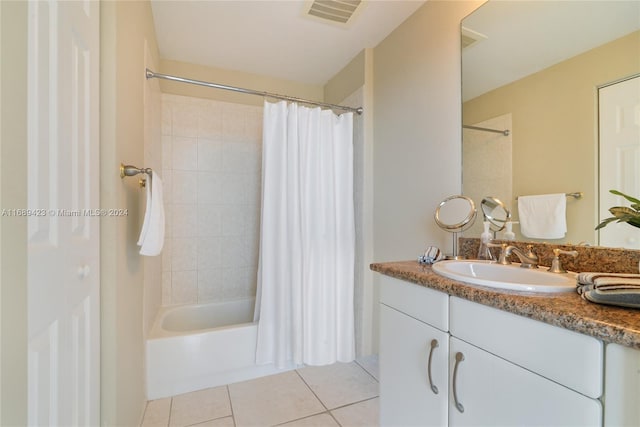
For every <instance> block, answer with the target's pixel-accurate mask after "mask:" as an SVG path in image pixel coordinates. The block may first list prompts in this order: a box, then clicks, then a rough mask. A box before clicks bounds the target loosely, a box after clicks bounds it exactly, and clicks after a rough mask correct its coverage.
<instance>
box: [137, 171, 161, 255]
mask: <svg viewBox="0 0 640 427" xmlns="http://www.w3.org/2000/svg"><path fill="white" fill-rule="evenodd" d="M146 189H147V207H146V210H145V213H144V222H143V223H142V230H141V231H140V238H139V239H138V246H141V248H140V255H146V256H156V255H160V252H162V247H163V245H164V202H163V200H162V180H161V179H160V177H159V176H158V174H156V173H155V172H152V173H151V177H150V179H148V180H147V185H146Z"/></svg>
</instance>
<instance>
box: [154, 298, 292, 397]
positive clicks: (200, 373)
mask: <svg viewBox="0 0 640 427" xmlns="http://www.w3.org/2000/svg"><path fill="white" fill-rule="evenodd" d="M254 304H255V299H254V298H247V299H241V300H234V301H228V302H222V303H210V304H198V305H185V306H178V307H164V308H161V309H160V312H159V313H158V316H157V318H156V320H155V322H154V325H153V327H152V329H151V333H150V334H149V338H148V339H147V397H148V399H149V400H153V399H159V398H163V397H168V396H173V395H176V394H181V393H187V392H190V391H195V390H201V389H204V388H209V387H215V386H219V385H223V384H230V383H234V382H238V381H244V380H248V379H253V378H257V377H260V376H264V375H270V374H273V373H277V372H283V371H285V370H287V369H277V368H276V367H275V366H273V365H256V364H255V352H256V338H257V333H258V324H257V322H253V321H252V319H253V307H254ZM293 368H294V366H292V367H291V368H290V369H293Z"/></svg>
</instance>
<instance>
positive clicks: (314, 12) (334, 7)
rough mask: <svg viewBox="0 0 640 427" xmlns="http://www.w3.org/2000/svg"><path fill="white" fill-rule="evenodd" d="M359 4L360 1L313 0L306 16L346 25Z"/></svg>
mask: <svg viewBox="0 0 640 427" xmlns="http://www.w3.org/2000/svg"><path fill="white" fill-rule="evenodd" d="M361 4H362V0H315V1H313V2H311V3H310V5H309V9H308V10H307V14H308V15H311V16H313V17H316V18H319V19H322V20H326V21H331V22H333V23H336V24H346V23H347V22H348V21H349V19H351V17H352V16H353V14H354V13H355V12H356V10H358V6H360V5H361Z"/></svg>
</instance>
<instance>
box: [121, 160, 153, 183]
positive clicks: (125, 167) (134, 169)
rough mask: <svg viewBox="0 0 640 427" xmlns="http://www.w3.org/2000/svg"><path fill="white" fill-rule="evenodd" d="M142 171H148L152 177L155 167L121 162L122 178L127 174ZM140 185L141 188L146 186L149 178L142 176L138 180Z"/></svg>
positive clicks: (133, 174)
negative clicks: (141, 166) (142, 166)
mask: <svg viewBox="0 0 640 427" xmlns="http://www.w3.org/2000/svg"><path fill="white" fill-rule="evenodd" d="M141 173H146V174H147V175H149V179H151V174H152V173H153V169H151V168H138V167H136V166H132V165H125V164H124V163H120V178H121V179H122V178H124V177H125V176H136V175H138V174H141ZM138 185H140V187H141V188H143V187H146V185H147V180H146V179H145V178H141V179H139V180H138Z"/></svg>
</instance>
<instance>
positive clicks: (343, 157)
mask: <svg viewBox="0 0 640 427" xmlns="http://www.w3.org/2000/svg"><path fill="white" fill-rule="evenodd" d="M353 209H354V208H353V113H345V114H342V115H340V116H337V115H335V114H334V113H333V112H332V111H329V110H321V109H320V108H307V107H303V106H298V105H297V104H289V105H287V103H286V102H279V103H275V104H273V103H269V102H265V104H264V126H263V158H262V219H261V231H260V260H259V266H258V291H257V296H256V310H255V319H256V320H259V322H258V342H257V350H256V362H257V363H259V364H265V363H275V364H276V366H278V367H285V366H289V365H291V363H295V364H308V365H325V364H329V363H334V362H336V361H341V362H348V361H351V360H353V359H354V357H355V339H354V308H353V292H354V288H353V282H354V259H355V225H354V211H353Z"/></svg>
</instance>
